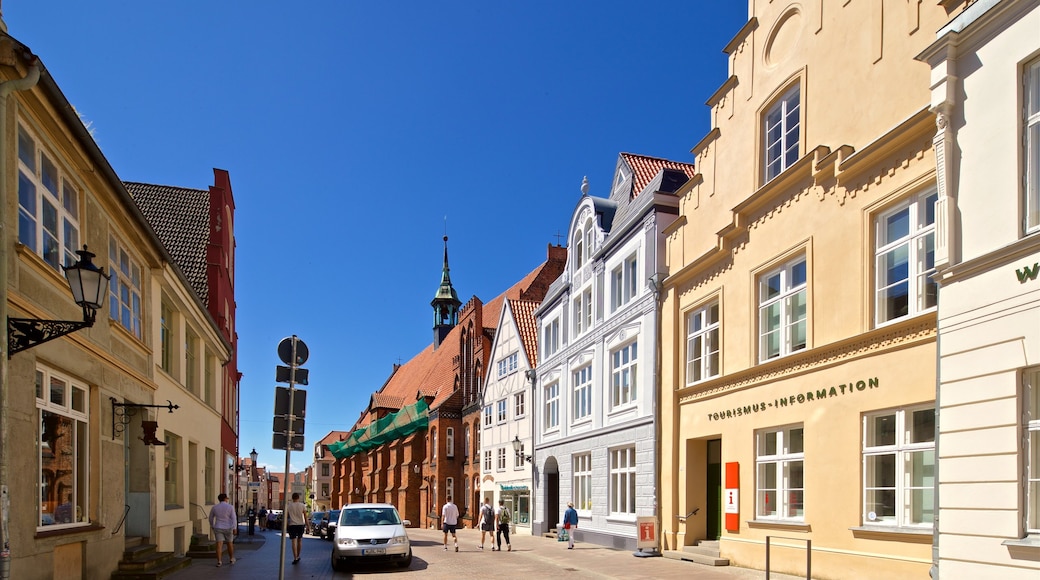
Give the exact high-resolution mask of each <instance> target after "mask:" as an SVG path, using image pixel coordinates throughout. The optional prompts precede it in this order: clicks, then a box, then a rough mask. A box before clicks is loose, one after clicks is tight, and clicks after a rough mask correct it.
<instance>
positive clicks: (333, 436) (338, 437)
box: [318, 431, 349, 445]
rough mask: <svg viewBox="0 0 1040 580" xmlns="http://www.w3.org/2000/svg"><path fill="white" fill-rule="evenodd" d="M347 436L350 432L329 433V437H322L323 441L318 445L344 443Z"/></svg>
mask: <svg viewBox="0 0 1040 580" xmlns="http://www.w3.org/2000/svg"><path fill="white" fill-rule="evenodd" d="M347 435H349V432H348V431H329V434H328V435H326V436H324V437H322V438H321V440H319V441H318V445H328V444H329V443H335V442H336V441H342V440H343V439H344V438H346V436H347Z"/></svg>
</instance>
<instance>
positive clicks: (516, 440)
mask: <svg viewBox="0 0 1040 580" xmlns="http://www.w3.org/2000/svg"><path fill="white" fill-rule="evenodd" d="M523 445H524V444H523V443H521V442H520V436H519V435H514V436H513V453H515V454H516V455H517V456H518V457H522V458H523V460H524V461H526V462H528V463H531V459H533V457H532V456H530V455H524V454H522V453H520V449H521V448H522V447H523Z"/></svg>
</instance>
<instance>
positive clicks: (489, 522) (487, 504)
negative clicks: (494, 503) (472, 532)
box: [477, 497, 495, 551]
mask: <svg viewBox="0 0 1040 580" xmlns="http://www.w3.org/2000/svg"><path fill="white" fill-rule="evenodd" d="M477 527H479V528H480V545H479V546H477V548H478V549H480V550H483V549H484V538H485V537H486V536H487V535H488V534H490V535H491V536H490V537H491V551H494V550H495V510H493V509H491V498H489V497H485V498H484V503H482V504H481V505H480V520H479V521H478V522H477Z"/></svg>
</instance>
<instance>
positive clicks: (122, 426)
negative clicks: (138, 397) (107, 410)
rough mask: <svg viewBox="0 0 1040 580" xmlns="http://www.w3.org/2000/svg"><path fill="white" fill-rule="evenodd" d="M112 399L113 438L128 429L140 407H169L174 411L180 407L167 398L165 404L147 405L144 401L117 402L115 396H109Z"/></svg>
mask: <svg viewBox="0 0 1040 580" xmlns="http://www.w3.org/2000/svg"><path fill="white" fill-rule="evenodd" d="M109 399H110V400H111V401H112V439H115V438H116V435H118V434H120V433H122V432H123V431H125V430H126V426H127V425H129V424H130V418H131V417H133V416H134V414H136V413H137V410H138V409H141V408H151V409H169V411H170V412H171V413H172V412H173V410H174V409H180V408H181V406H180V405H174V404H173V402H172V401H170V400H169V399H166V404H165V405H145V404H142V403H120V402H117V401H116V399H115V397H109Z"/></svg>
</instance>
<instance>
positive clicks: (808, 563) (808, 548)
mask: <svg viewBox="0 0 1040 580" xmlns="http://www.w3.org/2000/svg"><path fill="white" fill-rule="evenodd" d="M772 538H777V539H778V540H793V541H796V542H805V580H812V540H810V539H808V538H791V537H787V536H766V580H769V544H770V540H771V539H772ZM784 547H785V548H794V547H796V546H784Z"/></svg>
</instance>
